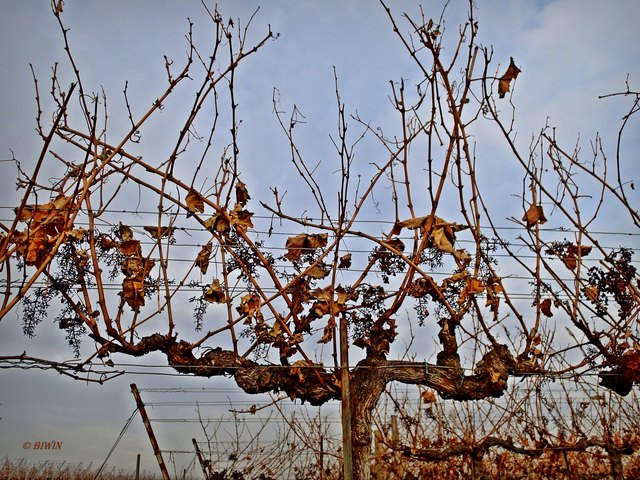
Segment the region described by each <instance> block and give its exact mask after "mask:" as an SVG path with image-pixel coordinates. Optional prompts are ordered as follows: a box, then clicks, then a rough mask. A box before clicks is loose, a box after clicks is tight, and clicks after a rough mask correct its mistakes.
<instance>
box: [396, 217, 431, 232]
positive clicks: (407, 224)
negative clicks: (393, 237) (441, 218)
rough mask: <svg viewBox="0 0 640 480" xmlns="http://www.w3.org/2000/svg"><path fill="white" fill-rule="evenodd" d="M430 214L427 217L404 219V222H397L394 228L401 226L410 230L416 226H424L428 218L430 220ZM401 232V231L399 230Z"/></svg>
mask: <svg viewBox="0 0 640 480" xmlns="http://www.w3.org/2000/svg"><path fill="white" fill-rule="evenodd" d="M429 218H430V216H426V217H414V218H409V219H408V220H403V221H402V222H397V223H396V225H395V226H394V229H396V228H398V227H400V228H408V229H409V230H415V229H416V228H424V226H425V225H426V223H427V220H429ZM398 233H400V232H398Z"/></svg>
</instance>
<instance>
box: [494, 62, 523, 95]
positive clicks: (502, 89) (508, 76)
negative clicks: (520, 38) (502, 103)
mask: <svg viewBox="0 0 640 480" xmlns="http://www.w3.org/2000/svg"><path fill="white" fill-rule="evenodd" d="M520 72H521V70H520V69H519V68H518V67H516V64H515V63H514V61H513V57H511V61H510V62H509V67H508V68H507V71H506V72H505V73H504V75H502V76H501V77H500V79H499V80H498V96H499V97H500V98H504V96H505V94H506V93H507V92H508V91H509V89H510V84H511V80H515V79H516V78H518V74H519V73H520Z"/></svg>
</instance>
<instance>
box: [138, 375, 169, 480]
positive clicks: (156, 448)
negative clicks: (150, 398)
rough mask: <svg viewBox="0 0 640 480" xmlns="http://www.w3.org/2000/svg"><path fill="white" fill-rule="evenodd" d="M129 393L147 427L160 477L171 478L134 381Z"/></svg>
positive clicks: (167, 479) (166, 479) (164, 479)
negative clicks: (131, 394)
mask: <svg viewBox="0 0 640 480" xmlns="http://www.w3.org/2000/svg"><path fill="white" fill-rule="evenodd" d="M131 393H133V398H135V399H136V406H137V407H138V410H139V411H140V415H141V416H142V423H144V428H146V429H147V434H148V435H149V440H150V441H151V446H152V447H153V454H154V455H155V456H156V460H157V461H158V465H159V466H160V472H162V478H163V480H171V479H170V478H169V471H168V470H167V466H166V465H165V464H164V460H163V459H162V452H161V451H160V447H159V446H158V442H157V440H156V436H155V435H154V434H153V429H152V428H151V422H150V421H149V417H148V416H147V411H146V410H145V409H144V403H143V402H142V397H140V392H139V391H138V387H136V384H135V383H132V384H131Z"/></svg>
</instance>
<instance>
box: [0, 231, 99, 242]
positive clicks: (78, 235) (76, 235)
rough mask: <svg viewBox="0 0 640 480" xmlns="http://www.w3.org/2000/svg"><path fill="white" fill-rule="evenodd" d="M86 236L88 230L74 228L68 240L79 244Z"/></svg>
mask: <svg viewBox="0 0 640 480" xmlns="http://www.w3.org/2000/svg"><path fill="white" fill-rule="evenodd" d="M86 234H87V230H86V229H85V228H74V229H73V230H69V231H68V232H67V234H66V235H67V240H75V241H77V242H80V241H82V239H83V238H84V236H85V235H86ZM0 243H1V242H0Z"/></svg>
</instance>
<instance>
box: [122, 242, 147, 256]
mask: <svg viewBox="0 0 640 480" xmlns="http://www.w3.org/2000/svg"><path fill="white" fill-rule="evenodd" d="M118 248H119V250H120V253H122V254H123V255H125V256H132V255H136V256H141V255H142V248H141V247H140V240H127V241H124V242H121V243H120V245H118Z"/></svg>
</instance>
